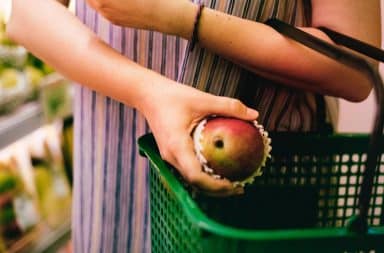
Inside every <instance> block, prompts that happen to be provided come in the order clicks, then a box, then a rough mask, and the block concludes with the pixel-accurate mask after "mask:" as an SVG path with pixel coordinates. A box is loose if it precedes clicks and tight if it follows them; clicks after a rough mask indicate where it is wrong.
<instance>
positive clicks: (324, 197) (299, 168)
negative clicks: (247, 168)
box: [140, 135, 384, 253]
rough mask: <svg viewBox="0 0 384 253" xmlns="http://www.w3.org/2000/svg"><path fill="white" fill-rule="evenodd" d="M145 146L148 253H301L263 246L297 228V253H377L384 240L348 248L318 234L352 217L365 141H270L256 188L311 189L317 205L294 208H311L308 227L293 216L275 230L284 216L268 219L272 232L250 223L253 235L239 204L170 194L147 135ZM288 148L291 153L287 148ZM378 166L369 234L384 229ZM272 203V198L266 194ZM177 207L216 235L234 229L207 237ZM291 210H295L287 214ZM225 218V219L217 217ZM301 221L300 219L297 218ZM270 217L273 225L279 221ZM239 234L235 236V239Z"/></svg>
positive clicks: (174, 178) (166, 172) (351, 243)
mask: <svg viewBox="0 0 384 253" xmlns="http://www.w3.org/2000/svg"><path fill="white" fill-rule="evenodd" d="M144 139H146V141H148V142H147V145H144V144H143V142H142V143H141V144H140V146H141V150H142V151H144V152H143V153H145V155H147V157H149V160H150V164H151V167H152V169H151V222H152V250H153V252H193V253H196V252H213V251H214V252H254V251H253V250H256V249H258V250H260V249H261V250H262V249H268V252H272V251H273V250H274V249H275V251H276V252H278V251H279V250H282V249H285V252H288V251H289V247H287V245H290V246H292V251H295V252H298V250H299V249H298V248H297V247H296V246H295V245H294V244H295V242H292V244H289V242H288V244H284V246H283V244H281V245H280V246H279V243H278V240H277V241H276V240H274V239H273V240H272V239H271V240H269V239H270V238H269V235H272V233H274V230H276V229H277V230H279V231H280V232H281V235H282V236H283V237H284V236H285V234H284V233H285V232H286V234H289V233H290V232H291V230H289V229H292V228H295V227H297V228H302V229H303V230H300V231H301V232H298V233H297V234H296V237H297V238H296V239H297V240H299V241H300V243H301V247H300V249H301V250H303V251H306V252H315V251H316V248H317V249H319V250H320V252H321V249H322V248H324V247H325V248H324V249H327V250H329V245H330V244H332V249H335V252H358V251H360V250H364V252H380V251H378V250H379V247H382V246H378V241H379V240H384V232H379V233H376V237H374V238H370V237H367V238H365V240H364V241H359V240H349V239H348V240H347V241H346V240H342V239H345V238H341V237H342V236H341V237H340V238H336V237H335V238H333V239H335V240H334V241H332V240H333V239H332V238H331V237H332V236H331V235H327V231H328V230H324V231H322V229H325V228H340V227H344V226H345V225H346V223H347V221H348V218H349V217H350V216H351V215H353V214H354V213H355V212H356V210H357V202H356V199H357V197H358V193H359V185H360V183H361V179H362V172H363V171H364V169H365V165H364V162H365V159H366V154H365V150H367V146H368V136H365V135H353V136H352V135H348V136H315V137H314V136H305V135H295V136H290V135H288V136H284V135H282V136H275V137H273V139H274V150H273V153H272V159H271V160H270V161H269V162H268V164H267V166H266V168H265V171H264V175H263V176H261V177H259V178H257V180H256V181H255V183H254V185H257V186H258V187H267V189H268V187H270V188H273V189H277V191H278V192H284V191H287V189H290V187H294V189H300V188H302V189H307V187H309V188H308V189H311V192H312V193H315V195H316V197H315V198H312V197H310V198H309V202H311V201H312V202H313V201H315V204H313V203H312V204H309V205H304V206H302V207H300V206H299V208H309V207H312V208H313V209H311V210H306V212H308V213H310V215H309V216H313V217H311V218H310V219H309V220H308V221H309V223H308V222H307V223H306V222H304V223H300V222H301V220H300V217H298V216H297V217H294V218H293V219H292V220H291V221H290V222H289V224H288V225H287V224H285V223H284V222H283V223H281V221H284V220H286V218H287V217H283V218H282V219H280V220H279V219H277V220H278V221H277V222H276V220H275V219H273V220H269V221H268V219H267V224H268V222H271V223H273V227H269V228H264V227H260V226H259V225H260V224H256V227H254V228H252V226H253V225H254V224H253V225H251V227H249V222H248V221H249V219H250V218H252V217H251V216H250V215H252V213H251V214H246V215H245V216H244V215H243V213H244V210H245V209H247V208H248V207H249V206H241V205H243V204H244V202H241V203H240V206H239V202H238V201H237V200H233V199H232V200H227V199H225V200H223V199H216V198H208V197H204V196H199V195H198V196H196V197H195V198H192V197H191V194H190V193H189V192H188V189H187V188H185V187H184V186H183V187H182V188H178V187H176V186H177V185H178V186H182V182H181V180H180V177H178V175H177V174H175V173H174V171H173V170H172V168H170V167H169V166H167V164H166V163H164V162H163V161H162V160H161V159H160V156H159V155H156V148H155V143H154V141H153V139H151V136H147V138H144ZM146 141H144V142H146ZM383 143H384V142H383ZM287 144H289V146H286V145H287ZM383 147H384V145H383ZM152 148H153V150H155V152H154V153H152V152H148V149H152ZM379 163H380V170H379V171H378V174H377V176H376V178H375V186H374V189H373V193H372V194H373V195H372V196H373V197H372V202H371V205H370V211H369V223H370V225H371V226H372V227H376V228H378V229H379V231H382V230H381V229H382V228H383V226H382V225H383V224H384V217H383V212H382V208H383V192H384V155H381V160H380V161H379ZM180 189H182V190H180ZM177 191H185V192H186V193H187V195H186V196H188V197H185V198H183V199H180V197H178V196H177V195H178V192H177ZM295 191H296V190H295ZM274 192H276V191H274ZM302 192H303V193H304V195H301V196H304V197H305V196H307V197H308V196H312V195H308V194H306V193H305V192H306V191H305V190H304V191H302ZM294 194H296V193H294ZM179 196H180V195H179ZM291 196H292V195H291ZM266 197H268V196H266ZM271 197H274V196H272V195H271ZM228 199H229V198H228ZM231 201H232V202H231ZM246 201H247V202H245V203H249V202H250V201H252V199H246ZM183 202H192V204H193V205H192V206H193V207H196V208H197V209H199V210H198V211H199V212H202V213H203V214H204V215H206V218H207V219H208V220H212V221H213V222H214V223H215V224H218V225H219V228H218V229H219V230H220V226H221V225H223V226H224V227H230V228H231V229H234V230H233V231H234V234H233V237H231V236H230V235H229V236H222V235H220V234H215V233H212V231H209V230H210V229H209V228H208V227H209V225H207V224H205V223H204V222H203V221H202V222H199V220H196V219H195V218H196V217H195V218H193V217H192V216H194V215H195V214H196V212H197V210H196V209H193V208H192V209H188V207H186V206H188V205H185V203H183ZM292 202H293V203H292V205H295V204H297V203H299V202H297V201H296V202H294V200H292ZM289 203H290V201H288V202H284V205H285V206H283V208H280V207H281V206H280V207H279V208H280V209H283V210H277V211H278V212H281V213H284V212H285V211H286V210H287V209H289V208H291V207H290V204H289ZM299 205H300V204H299ZM223 209H225V212H222V210H223ZM284 209H285V210H284ZM272 211H273V210H272ZM275 211H276V210H275ZM288 211H289V210H288ZM291 211H297V210H294V209H293V210H291ZM278 212H277V213H278ZM223 213H224V214H225V215H222V214H223ZM272 213H273V212H272ZM236 214H238V215H236ZM247 215H248V216H247ZM273 215H274V214H273ZM299 215H301V214H300V213H299ZM234 217H238V218H234ZM242 218H243V221H244V218H245V220H246V223H244V222H241V221H240V222H238V221H237V220H236V219H242ZM256 218H257V217H256ZM276 218H278V217H277V215H276ZM313 218H314V220H313ZM261 220H262V219H261ZM279 222H280V223H279ZM244 226H245V227H244ZM257 226H259V227H257ZM279 226H281V227H279ZM308 228H309V229H311V228H315V229H317V230H318V232H319V233H320V234H321V235H320V234H319V237H318V238H316V236H315V237H314V238H311V239H310V240H306V239H305V238H306V229H308ZM237 229H238V230H237ZM243 229H247V230H248V231H258V232H261V233H262V237H263V240H261V241H263V242H261V241H260V240H259V239H260V238H257V236H256V237H255V238H242V237H241V231H242V230H243ZM264 229H265V230H264ZM284 229H288V230H284ZM383 230H384V229H383ZM237 232H239V233H238V234H236V233H237ZM307 232H308V231H307ZM272 237H273V236H271V238H272ZM294 237H295V236H294ZM378 237H379V239H378ZM330 238H331V239H330ZM331 241H332V242H331ZM296 244H297V241H296ZM327 245H328V246H327ZM380 250H384V249H380ZM258 252H264V251H263V250H262V251H258ZM280 252H281V251H280ZM324 252H325V251H324ZM327 252H330V251H327Z"/></svg>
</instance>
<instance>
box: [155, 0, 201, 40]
mask: <svg viewBox="0 0 384 253" xmlns="http://www.w3.org/2000/svg"><path fill="white" fill-rule="evenodd" d="M175 2H176V3H175V4H174V5H172V6H168V7H167V9H168V12H167V13H168V14H164V13H163V14H162V15H166V16H168V17H170V18H166V22H164V23H163V24H162V28H160V29H159V30H160V31H161V32H165V33H167V34H171V35H176V36H178V37H182V38H184V39H187V40H190V39H191V38H192V33H193V29H194V22H195V18H196V13H197V12H198V9H199V6H198V5H197V4H195V3H193V2H191V1H175Z"/></svg>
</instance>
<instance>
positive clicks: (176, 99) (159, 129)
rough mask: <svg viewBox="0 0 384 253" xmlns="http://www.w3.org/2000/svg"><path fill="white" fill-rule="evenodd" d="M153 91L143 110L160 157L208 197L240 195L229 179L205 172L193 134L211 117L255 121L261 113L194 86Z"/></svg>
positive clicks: (239, 190)
mask: <svg viewBox="0 0 384 253" xmlns="http://www.w3.org/2000/svg"><path fill="white" fill-rule="evenodd" d="M165 86H166V88H164V86H161V89H158V90H156V89H157V88H155V90H154V91H153V92H151V94H150V95H148V96H147V97H146V98H145V100H146V101H145V102H144V105H143V107H142V108H141V111H142V112H143V114H144V115H145V117H146V119H147V121H148V123H149V126H150V128H151V130H152V132H153V134H154V137H155V139H156V142H157V145H158V147H159V150H160V154H161V156H162V158H163V159H164V160H166V161H167V162H169V163H170V164H171V165H173V166H174V167H175V168H176V169H178V171H179V172H180V173H181V175H182V176H183V177H184V179H185V180H186V181H187V182H188V183H189V184H191V185H193V186H196V187H197V188H198V189H200V190H201V191H203V192H205V193H206V194H209V195H215V196H225V195H232V194H240V193H242V192H243V188H240V187H238V188H234V186H233V184H232V183H231V182H229V181H228V180H219V179H214V178H213V177H211V176H209V175H208V174H206V173H205V172H203V171H202V167H201V165H200V163H199V161H198V160H197V158H196V155H195V153H194V148H193V140H192V137H191V133H192V131H193V129H194V128H195V126H196V125H197V124H198V122H199V121H200V120H201V119H202V118H204V117H205V116H208V115H212V114H215V115H224V116H232V117H237V118H241V119H244V120H254V119H256V118H257V116H258V113H257V112H256V111H255V110H253V109H249V108H247V107H246V106H245V105H243V104H242V103H241V102H240V101H238V100H236V99H232V98H227V97H218V96H214V95H211V94H208V93H205V92H202V91H199V90H197V89H194V88H192V87H189V86H186V85H181V84H176V83H175V84H171V85H165Z"/></svg>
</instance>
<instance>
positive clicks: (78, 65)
mask: <svg viewBox="0 0 384 253" xmlns="http://www.w3.org/2000/svg"><path fill="white" fill-rule="evenodd" d="M41 13H44V15H41ZM30 31H34V32H33V33H31V32H30ZM7 34H8V36H9V37H10V38H11V39H13V40H14V41H16V42H17V43H20V44H22V45H24V46H25V47H26V48H27V49H28V50H29V51H31V52H32V53H33V54H35V55H36V56H37V57H39V58H41V59H42V60H44V61H45V62H47V63H49V64H50V65H51V66H52V67H54V68H55V69H56V70H57V71H59V72H60V73H61V74H63V75H64V76H66V77H67V78H69V79H71V80H73V81H76V82H78V83H81V84H83V85H85V86H87V87H89V88H90V89H93V90H95V91H97V92H100V93H101V94H104V95H106V96H109V97H112V98H114V99H116V100H118V101H120V102H122V103H124V104H125V105H127V106H131V107H134V108H136V109H137V110H139V111H140V112H141V113H142V114H143V115H144V116H145V118H146V119H147V121H148V124H149V126H150V128H151V131H152V132H153V134H154V136H155V139H156V142H157V144H158V146H159V149H160V153H161V156H162V157H163V159H164V160H166V161H168V162H169V163H170V164H172V165H173V166H174V167H176V168H177V169H178V170H179V171H180V173H181V174H182V176H183V177H184V178H185V180H186V181H187V182H189V183H190V184H191V185H194V186H196V187H197V188H199V189H201V191H203V192H205V193H207V194H209V195H215V196H222V195H231V194H238V193H242V192H243V189H242V188H234V186H233V185H232V184H231V183H230V182H229V181H228V180H215V179H214V178H212V177H210V176H208V175H207V174H206V173H204V172H202V171H201V166H200V163H199V161H198V160H197V158H196V156H195V153H194V151H193V141H192V138H191V136H190V134H191V132H192V130H193V129H194V127H195V126H196V125H197V123H198V122H199V121H200V120H201V119H202V118H204V117H206V116H208V115H211V114H216V115H225V116H231V117H237V118H240V119H244V120H254V119H256V118H257V116H258V112H257V111H255V110H253V109H250V108H247V107H246V106H245V105H243V104H242V103H241V102H240V101H239V100H236V99H232V98H227V97H218V96H214V95H211V94H208V93H205V92H201V91H199V90H197V89H194V88H192V87H189V86H186V85H179V84H178V83H176V82H175V81H173V80H170V79H168V78H166V77H164V76H162V75H160V74H159V73H157V72H154V71H151V70H149V69H147V68H144V67H142V66H140V65H139V64H136V63H135V62H133V61H131V60H129V59H128V58H126V57H124V56H122V55H121V54H119V53H118V52H116V51H115V50H113V49H112V48H111V47H110V46H109V45H107V44H105V43H104V42H103V41H102V40H100V39H99V38H98V37H97V36H96V35H95V34H94V33H93V32H92V31H91V30H90V29H88V27H86V26H85V25H84V24H83V23H82V22H81V21H80V20H78V19H77V17H75V16H74V15H73V14H72V13H70V12H69V11H68V10H67V9H66V8H65V7H64V6H63V5H61V4H59V3H57V2H55V1H52V0H33V1H31V0H13V2H12V14H11V18H10V20H9V22H8V24H7ZM47 34H49V36H46V35H47ZM58 48H60V50H58ZM105 84H108V85H105ZM127 91H129V92H127ZM154 101H155V102H154ZM197 101H198V102H197ZM175 105H178V106H175Z"/></svg>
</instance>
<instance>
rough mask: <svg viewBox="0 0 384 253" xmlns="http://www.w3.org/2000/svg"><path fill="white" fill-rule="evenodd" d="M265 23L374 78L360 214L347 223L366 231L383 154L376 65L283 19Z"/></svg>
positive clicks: (345, 40)
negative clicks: (369, 134) (380, 141)
mask: <svg viewBox="0 0 384 253" xmlns="http://www.w3.org/2000/svg"><path fill="white" fill-rule="evenodd" d="M266 24H267V25H269V26H271V27H272V28H274V29H275V30H276V31H278V32H279V33H281V34H283V35H285V36H287V37H289V38H291V39H293V40H295V41H297V42H299V43H301V44H303V45H305V46H307V47H309V48H311V49H313V50H316V51H317V52H319V53H321V54H323V55H325V56H328V57H330V58H332V59H334V60H336V61H338V62H340V63H342V64H345V65H347V66H349V67H351V68H354V69H357V70H359V71H360V72H362V73H363V74H365V75H367V76H368V78H369V79H370V80H371V81H372V84H373V89H374V92H375V105H376V112H375V118H374V120H375V122H374V126H373V129H372V132H371V136H370V141H369V148H368V152H367V160H366V162H365V170H364V173H363V181H362V184H361V188H360V193H359V199H358V209H359V212H358V214H357V215H354V216H353V217H351V219H350V221H349V222H348V225H347V228H348V230H349V231H351V232H359V233H364V232H366V231H367V230H368V221H367V220H368V210H369V203H370V200H371V194H372V190H373V185H374V178H375V174H376V170H378V169H379V168H377V169H376V167H378V159H380V155H381V153H380V144H379V139H380V138H381V137H382V135H383V125H384V120H383V119H384V86H383V81H382V79H381V76H380V74H379V72H378V71H377V70H376V68H374V67H373V65H372V64H370V63H369V62H368V61H366V60H365V59H363V58H362V57H358V56H356V55H354V54H352V53H350V52H348V51H346V50H343V49H341V48H339V47H337V46H335V45H332V44H330V43H328V42H325V41H323V40H321V39H319V38H317V37H315V36H313V35H311V34H309V33H306V32H304V31H302V30H300V29H297V28H296V27H294V26H292V25H289V24H287V23H285V22H283V21H281V20H278V19H269V20H267V21H266ZM319 29H320V30H322V31H323V32H324V33H326V34H327V35H328V36H329V37H330V38H331V39H332V40H333V41H334V42H335V43H337V44H340V45H343V46H345V47H347V48H349V49H352V50H354V51H356V52H359V53H361V54H364V55H366V56H368V57H371V58H373V59H375V60H378V61H381V62H384V51H383V50H381V49H379V48H376V47H373V46H371V45H369V44H367V43H364V42H362V41H359V40H356V39H354V38H352V37H349V36H346V35H344V34H341V33H338V32H336V31H333V30H331V29H328V28H325V27H320V28H319Z"/></svg>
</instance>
